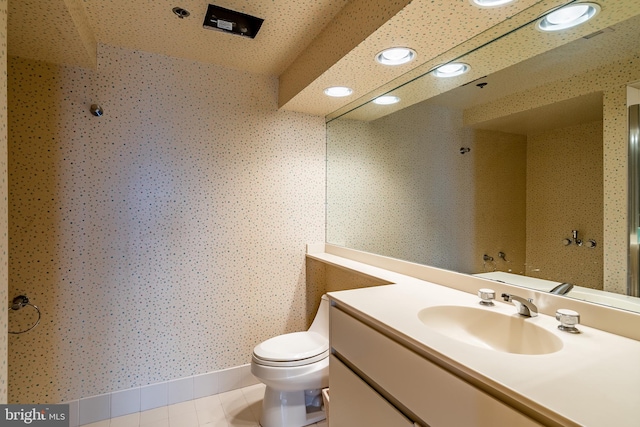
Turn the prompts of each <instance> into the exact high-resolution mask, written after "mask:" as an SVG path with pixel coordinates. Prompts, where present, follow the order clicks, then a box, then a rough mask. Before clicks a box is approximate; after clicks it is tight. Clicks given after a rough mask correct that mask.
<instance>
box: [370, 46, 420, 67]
mask: <svg viewBox="0 0 640 427" xmlns="http://www.w3.org/2000/svg"><path fill="white" fill-rule="evenodd" d="M415 57H416V51H415V50H413V49H409V48H408V47H392V48H390V49H385V50H383V51H382V52H380V53H378V54H377V55H376V61H378V62H379V63H381V64H384V65H401V64H406V63H407V62H409V61H411V60H413V59H414V58H415Z"/></svg>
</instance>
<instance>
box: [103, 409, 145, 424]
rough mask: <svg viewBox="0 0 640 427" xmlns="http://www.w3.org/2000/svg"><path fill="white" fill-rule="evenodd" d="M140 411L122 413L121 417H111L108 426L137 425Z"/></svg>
mask: <svg viewBox="0 0 640 427" xmlns="http://www.w3.org/2000/svg"><path fill="white" fill-rule="evenodd" d="M139 426H140V413H139V412H136V413H135V414H129V415H124V416H122V417H116V418H111V423H110V424H109V427H139Z"/></svg>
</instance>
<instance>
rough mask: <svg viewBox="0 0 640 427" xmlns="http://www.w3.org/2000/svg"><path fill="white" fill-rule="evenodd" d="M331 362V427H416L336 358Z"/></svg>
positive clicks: (332, 357) (333, 357) (331, 359)
mask: <svg viewBox="0 0 640 427" xmlns="http://www.w3.org/2000/svg"><path fill="white" fill-rule="evenodd" d="M329 360H330V361H329V384H330V385H331V389H330V390H331V414H330V416H329V427H372V426H385V427H413V422H411V421H410V420H409V419H407V418H406V417H405V416H404V415H403V414H402V413H401V412H399V411H398V410H397V409H396V408H395V407H394V406H393V405H391V404H390V403H389V402H387V401H386V400H385V399H384V398H383V397H382V396H380V395H379V394H378V393H377V392H376V391H375V390H373V389H372V388H371V387H369V385H368V384H367V383H365V382H364V381H362V380H361V379H360V377H358V376H357V375H356V374H354V373H353V372H352V371H351V370H350V369H349V368H348V367H346V366H345V365H344V364H343V363H342V362H340V360H338V359H337V358H336V357H335V356H333V355H331V358H330V359H329Z"/></svg>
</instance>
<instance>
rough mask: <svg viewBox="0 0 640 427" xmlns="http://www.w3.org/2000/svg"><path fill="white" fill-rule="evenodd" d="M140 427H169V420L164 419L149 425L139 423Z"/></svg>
mask: <svg viewBox="0 0 640 427" xmlns="http://www.w3.org/2000/svg"><path fill="white" fill-rule="evenodd" d="M140 427H169V419H168V418H165V419H163V420H156V421H151V422H150V423H145V424H142V423H140Z"/></svg>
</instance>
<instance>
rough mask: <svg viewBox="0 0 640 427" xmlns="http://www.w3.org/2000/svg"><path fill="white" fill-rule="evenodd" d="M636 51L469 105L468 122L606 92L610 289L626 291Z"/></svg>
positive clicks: (606, 254) (606, 222) (605, 170)
mask: <svg viewBox="0 0 640 427" xmlns="http://www.w3.org/2000/svg"><path fill="white" fill-rule="evenodd" d="M638 64H640V56H638V55H634V56H631V57H630V58H628V59H627V60H624V61H619V62H616V63H612V64H609V65H607V66H606V67H601V68H598V69H595V70H592V71H591V72H589V73H585V74H581V75H577V76H572V77H570V78H566V79H561V80H558V81H555V82H553V83H549V84H547V85H545V86H542V87H538V88H535V89H533V90H527V91H525V92H521V93H517V94H514V95H513V96H509V97H505V98H502V99H500V100H498V101H495V102H492V103H490V104H485V105H482V106H479V107H476V108H472V109H469V110H465V123H466V124H473V123H480V122H483V121H485V120H491V119H493V118H496V117H502V116H503V115H505V114H507V113H516V112H519V111H523V110H528V109H532V108H537V107H540V106H543V105H548V104H551V103H554V102H558V101H563V100H566V99H570V98H574V97H577V96H581V95H585V94H589V93H593V92H599V91H601V92H602V94H603V97H602V102H603V107H602V113H603V125H602V133H603V185H604V186H603V194H604V206H603V211H604V216H603V218H604V219H603V224H604V225H603V227H604V231H603V233H604V235H603V246H604V247H603V250H604V255H603V264H604V285H603V286H604V290H607V291H611V292H618V293H625V292H626V283H627V249H628V248H627V240H628V233H627V209H628V207H627V140H628V135H627V128H628V125H627V84H629V83H631V82H636V81H638V80H639V79H640V67H639V66H638Z"/></svg>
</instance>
